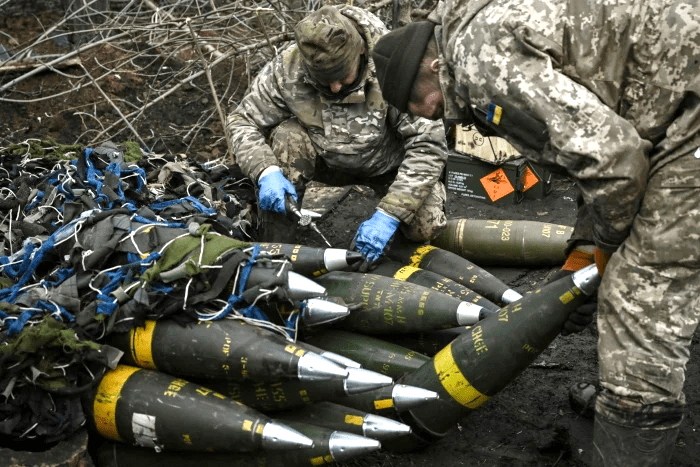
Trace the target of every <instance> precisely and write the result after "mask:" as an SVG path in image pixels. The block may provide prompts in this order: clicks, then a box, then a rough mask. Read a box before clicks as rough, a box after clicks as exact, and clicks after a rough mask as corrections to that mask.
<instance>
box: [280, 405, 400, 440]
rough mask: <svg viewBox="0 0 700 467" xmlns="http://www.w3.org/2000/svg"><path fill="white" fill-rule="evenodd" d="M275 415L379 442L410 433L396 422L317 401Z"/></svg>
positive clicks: (281, 418)
mask: <svg viewBox="0 0 700 467" xmlns="http://www.w3.org/2000/svg"><path fill="white" fill-rule="evenodd" d="M274 416H275V419H276V420H280V421H282V422H283V423H290V422H294V421H297V422H302V423H308V424H310V425H316V426H322V427H325V428H329V429H332V430H338V431H344V432H347V433H353V434H356V435H360V436H366V437H368V438H373V439H379V440H385V439H391V438H396V437H398V436H403V435H407V434H408V433H410V432H411V427H409V426H408V425H406V424H403V423H401V422H398V421H396V420H392V419H390V418H386V417H382V416H379V415H375V414H369V413H366V412H363V411H361V410H357V409H353V408H351V407H345V406H342V405H339V404H335V403H333V402H317V403H316V404H312V405H308V406H306V407H303V408H300V409H296V410H292V411H286V412H279V413H276V414H275V415H274Z"/></svg>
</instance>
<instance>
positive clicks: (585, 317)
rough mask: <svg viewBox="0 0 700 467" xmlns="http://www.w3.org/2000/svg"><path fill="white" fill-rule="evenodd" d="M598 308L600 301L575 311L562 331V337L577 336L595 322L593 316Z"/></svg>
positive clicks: (594, 301)
mask: <svg viewBox="0 0 700 467" xmlns="http://www.w3.org/2000/svg"><path fill="white" fill-rule="evenodd" d="M597 308H598V300H595V299H593V300H590V301H588V302H586V303H584V304H583V305H581V306H579V307H578V308H576V310H575V311H573V312H571V314H569V318H568V319H567V320H566V322H565V323H564V326H562V329H561V335H562V336H568V335H569V334H576V333H578V332H581V331H583V330H584V329H586V328H587V327H588V325H589V324H591V323H592V322H593V315H594V314H595V311H596V309H597Z"/></svg>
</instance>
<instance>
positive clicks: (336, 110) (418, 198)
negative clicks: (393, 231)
mask: <svg viewBox="0 0 700 467" xmlns="http://www.w3.org/2000/svg"><path fill="white" fill-rule="evenodd" d="M340 11H341V13H342V14H343V15H345V16H347V17H349V18H351V19H352V20H354V21H355V23H357V24H358V25H359V29H360V33H361V35H362V36H363V38H364V40H365V43H366V45H365V49H366V52H365V55H366V56H367V57H369V56H370V54H369V51H370V50H371V48H372V45H373V43H374V41H375V40H376V39H377V38H379V37H380V36H381V35H383V34H385V33H386V32H387V29H386V27H385V26H384V25H383V24H382V22H381V21H380V20H379V19H378V18H377V17H376V16H374V15H372V14H371V13H369V12H367V11H365V10H363V9H361V8H356V7H350V6H343V7H341V8H340ZM329 92H330V91H328V92H324V90H323V88H322V87H321V86H320V85H318V84H316V83H315V82H314V81H313V80H311V78H310V76H309V75H308V72H307V70H306V68H305V66H304V63H303V61H302V57H301V55H300V53H299V49H298V47H297V45H296V44H291V45H290V46H288V47H287V48H285V49H284V50H283V51H282V52H281V53H280V54H279V55H278V56H277V57H276V58H274V59H273V60H272V61H271V62H270V63H268V64H267V65H266V66H265V67H264V68H263V69H262V70H261V72H260V73H259V74H258V75H257V76H256V78H255V79H254V81H253V83H252V84H251V86H250V88H249V90H248V91H247V93H246V95H245V96H244V98H243V99H242V101H241V103H240V105H239V106H238V108H237V109H236V110H235V111H234V112H233V113H232V114H230V115H229V117H228V130H229V134H230V135H231V140H232V143H233V150H234V152H235V154H236V158H237V162H238V163H239V165H240V166H241V169H242V170H243V172H244V173H245V174H246V175H247V176H248V177H250V178H251V179H253V180H257V179H258V177H259V175H260V173H261V172H262V171H263V170H264V169H266V168H267V167H270V166H272V165H277V166H279V167H280V168H281V169H282V172H283V173H284V175H285V176H287V177H288V178H289V180H290V181H291V182H292V183H293V184H294V185H295V187H296V188H297V189H298V190H299V191H301V192H303V186H304V185H305V184H306V183H307V182H308V181H309V180H311V179H317V180H319V181H323V182H326V183H329V184H334V185H345V184H355V183H364V184H368V185H370V186H374V187H380V186H383V187H384V188H383V189H379V192H380V193H382V194H383V198H382V199H381V201H380V203H379V205H378V207H379V208H381V209H383V210H384V211H386V212H388V213H389V214H391V215H393V216H395V217H396V218H398V219H399V220H400V221H402V224H401V228H402V230H403V231H404V233H405V234H406V235H407V236H408V237H409V238H411V239H413V240H417V241H425V240H428V239H430V238H432V237H433V236H434V235H436V234H437V233H438V232H439V231H440V230H441V229H442V228H443V227H444V226H445V224H446V217H445V214H444V203H445V198H446V195H445V187H444V185H443V184H442V183H441V182H440V176H441V174H442V169H443V167H444V165H445V161H446V159H447V143H446V141H445V132H444V126H443V124H442V123H441V122H433V121H430V120H426V119H423V118H415V117H411V116H409V115H407V114H402V113H399V112H398V111H397V110H396V109H395V108H393V107H390V106H389V105H388V104H387V103H386V101H384V100H383V99H382V97H381V89H380V87H379V83H378V82H377V79H376V72H375V68H374V62H372V60H371V59H369V61H368V62H367V63H366V64H365V66H364V75H363V76H362V77H361V79H360V81H359V83H358V85H357V87H356V88H354V89H353V90H352V91H351V92H349V93H346V94H345V95H344V97H341V98H340V99H339V98H338V96H333V95H331V94H329ZM273 130H274V131H273ZM271 133H272V134H271Z"/></svg>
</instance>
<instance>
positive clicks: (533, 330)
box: [400, 265, 600, 439]
mask: <svg viewBox="0 0 700 467" xmlns="http://www.w3.org/2000/svg"><path fill="white" fill-rule="evenodd" d="M599 282H600V276H599V275H598V271H597V268H596V266H595V265H591V266H587V267H585V268H583V269H581V270H579V271H577V272H575V273H574V274H573V275H571V276H569V277H564V278H561V279H559V280H557V281H555V282H552V283H549V284H547V285H545V286H544V287H542V288H541V289H539V290H536V291H535V292H533V293H531V294H528V295H526V296H525V297H523V298H522V299H521V300H519V301H517V302H515V303H511V304H509V305H507V306H505V307H504V308H503V309H502V310H501V311H500V312H499V313H498V315H494V316H490V317H488V318H486V319H485V320H483V321H482V322H480V323H479V324H478V325H475V326H472V327H471V330H470V331H469V332H465V333H464V334H462V335H461V336H459V337H458V338H457V339H455V340H454V341H452V342H451V343H450V344H448V345H447V346H446V347H445V348H444V349H442V350H441V351H440V352H438V353H437V355H435V357H434V358H433V359H432V361H430V362H428V363H426V364H425V365H423V366H422V367H421V368H420V369H418V370H417V371H415V372H413V373H410V374H408V375H406V376H404V377H403V378H401V380H400V382H401V383H403V384H409V385H413V386H419V387H422V388H425V389H430V390H433V391H435V392H437V393H438V394H439V395H440V398H439V399H438V400H436V401H432V402H430V403H428V404H425V405H422V406H420V407H416V408H414V409H411V410H408V411H406V412H404V413H401V414H400V419H401V420H402V421H403V422H404V423H407V424H409V425H411V427H412V428H413V429H414V433H415V434H416V435H418V436H419V437H420V438H422V439H436V438H440V437H442V436H444V435H445V433H446V432H447V431H448V430H449V429H450V428H451V427H453V426H454V425H455V424H456V423H457V422H458V421H459V420H460V419H461V418H462V417H464V416H465V415H466V414H467V413H468V412H469V411H471V410H474V409H476V408H478V407H479V406H480V405H481V404H483V403H484V402H486V401H487V400H488V399H489V398H490V397H491V396H493V395H495V394H497V393H498V392H499V391H501V390H502V389H503V388H504V387H505V386H507V385H508V384H509V383H510V382H511V381H513V379H515V377H516V376H518V375H519V374H520V373H521V372H522V371H523V370H525V368H527V366H528V365H529V364H530V363H531V362H532V361H533V360H534V359H535V358H536V357H537V356H538V355H539V354H540V353H541V352H542V351H543V350H544V349H545V348H546V347H547V346H548V345H549V343H550V342H552V340H554V338H555V337H557V335H558V334H559V332H560V331H561V328H562V325H563V324H564V322H565V321H566V320H567V318H568V316H569V314H570V313H571V312H572V311H573V310H575V309H576V308H577V307H578V306H579V305H581V304H582V303H583V302H585V300H586V299H587V297H588V296H589V295H591V294H592V293H594V292H595V290H596V289H597V287H598V284H599Z"/></svg>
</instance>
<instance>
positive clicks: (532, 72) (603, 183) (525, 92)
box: [455, 35, 651, 251]
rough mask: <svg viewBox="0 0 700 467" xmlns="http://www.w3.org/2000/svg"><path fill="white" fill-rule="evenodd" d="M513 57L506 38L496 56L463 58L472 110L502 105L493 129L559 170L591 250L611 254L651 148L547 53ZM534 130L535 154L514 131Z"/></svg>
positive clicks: (515, 47) (642, 184) (637, 198)
mask: <svg viewBox="0 0 700 467" xmlns="http://www.w3.org/2000/svg"><path fill="white" fill-rule="evenodd" d="M521 50H522V47H520V44H519V43H518V42H517V41H516V40H515V38H514V37H513V36H512V35H511V37H510V38H504V39H502V40H500V41H499V53H498V54H493V51H492V53H491V54H490V55H489V54H486V53H484V52H481V53H480V52H475V53H474V55H472V56H471V60H470V58H469V57H468V55H469V54H464V56H463V57H462V58H461V59H460V61H461V63H460V64H457V66H456V68H455V69H456V76H458V77H459V76H460V75H461V76H481V77H482V79H481V81H480V82H479V83H478V84H479V85H480V87H479V88H478V89H475V88H472V89H474V91H472V92H473V94H474V95H473V96H472V105H474V106H476V107H477V108H480V109H481V110H482V111H486V112H487V111H488V110H489V107H491V108H492V109H493V108H494V107H493V105H494V104H495V105H500V104H503V106H502V109H501V112H502V114H501V119H500V120H501V121H500V124H499V125H497V126H496V125H494V126H493V128H500V130H501V132H502V134H503V135H504V136H505V137H506V139H508V140H509V141H510V142H511V143H512V144H513V145H515V146H516V147H517V148H518V149H519V150H520V151H521V152H523V154H525V155H526V156H528V157H529V158H531V159H533V160H535V161H539V162H546V163H551V164H555V165H558V166H560V167H563V168H564V169H566V171H567V172H568V173H569V174H570V175H571V176H572V177H574V178H575V179H576V181H577V182H578V185H579V187H580V189H581V191H582V194H583V197H584V201H585V203H586V205H587V206H588V208H589V212H590V214H591V218H592V223H593V237H594V239H595V241H596V244H597V245H598V246H599V247H600V248H602V249H605V250H608V251H611V250H614V249H615V248H617V246H619V245H620V243H622V241H623V240H624V239H625V238H626V237H627V235H628V234H629V230H630V228H631V226H632V220H633V218H634V216H635V214H636V212H637V210H638V207H639V204H640V202H641V199H642V197H643V195H644V190H645V188H646V180H647V175H648V170H649V163H648V159H647V155H646V153H647V151H648V150H649V149H650V148H651V143H650V142H649V141H647V140H644V139H643V138H641V137H640V135H639V134H638V133H637V131H636V130H635V128H634V127H633V126H632V125H631V124H630V123H629V122H627V121H626V120H625V119H623V118H622V117H620V116H619V115H617V114H616V113H615V112H613V110H612V109H610V108H609V107H607V106H606V105H604V104H603V103H602V102H601V101H600V100H599V99H598V98H597V96H596V95H595V94H593V93H592V92H591V91H589V90H588V89H586V88H585V87H584V86H582V85H580V84H578V83H577V82H575V81H573V80H572V79H570V78H569V77H567V76H565V75H564V74H562V73H560V72H559V71H557V70H556V69H555V68H554V66H553V64H552V63H551V60H550V58H549V56H548V55H547V54H545V53H540V54H535V53H531V54H528V55H525V54H523V53H522V52H521ZM477 63H478V70H477V69H476V68H477ZM470 65H471V66H470ZM487 77H488V79H487ZM512 109H517V110H518V111H521V112H522V115H521V117H520V118H521V119H522V120H523V122H521V123H517V122H516V123H515V124H513V123H508V120H509V118H510V116H511V115H512V114H513V113H517V111H516V112H512ZM494 114H497V112H495V113H494ZM528 119H532V122H531V123H528V122H527V120H528ZM538 123H539V124H541V125H543V126H544V128H545V129H546V132H547V133H548V138H545V140H546V141H548V142H547V143H544V144H543V145H541V146H539V147H538V144H537V142H536V141H534V140H535V139H536V138H532V139H531V141H528V138H527V135H528V131H530V130H528V131H525V132H523V131H522V128H528V129H531V128H536V127H537V126H538ZM509 125H510V127H509ZM518 133H520V134H518ZM532 134H534V133H532ZM514 135H515V136H514ZM539 140H540V141H541V139H539Z"/></svg>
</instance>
